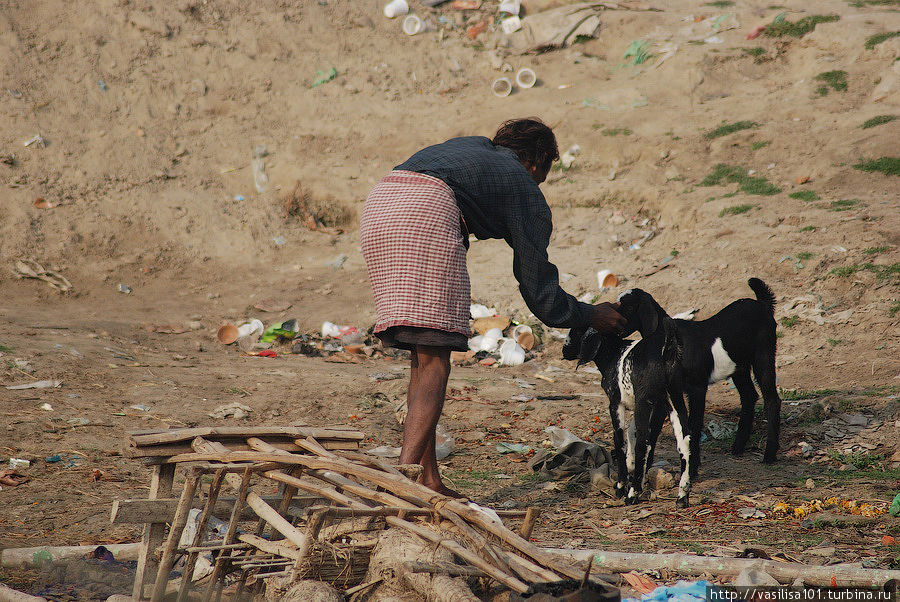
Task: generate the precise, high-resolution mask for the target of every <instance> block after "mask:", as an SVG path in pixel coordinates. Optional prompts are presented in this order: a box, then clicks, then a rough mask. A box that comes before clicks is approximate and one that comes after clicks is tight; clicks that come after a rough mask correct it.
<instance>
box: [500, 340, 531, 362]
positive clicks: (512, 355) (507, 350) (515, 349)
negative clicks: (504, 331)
mask: <svg viewBox="0 0 900 602" xmlns="http://www.w3.org/2000/svg"><path fill="white" fill-rule="evenodd" d="M500 363H501V364H503V365H504V366H521V365H522V364H524V363H525V350H524V349H522V347H520V346H519V344H518V343H516V342H515V341H514V340H513V339H506V340H505V341H504V342H503V344H502V345H500Z"/></svg>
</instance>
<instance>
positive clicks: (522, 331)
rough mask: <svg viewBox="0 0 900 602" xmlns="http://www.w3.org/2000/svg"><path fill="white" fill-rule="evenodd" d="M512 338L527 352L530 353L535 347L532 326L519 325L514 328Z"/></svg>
mask: <svg viewBox="0 0 900 602" xmlns="http://www.w3.org/2000/svg"><path fill="white" fill-rule="evenodd" d="M512 338H513V339H514V340H515V341H516V343H518V344H519V346H520V347H521V348H522V349H524V350H525V351H529V350H531V348H532V347H534V332H533V331H532V330H531V326H528V325H527V324H519V325H518V326H516V327H515V328H513V331H512Z"/></svg>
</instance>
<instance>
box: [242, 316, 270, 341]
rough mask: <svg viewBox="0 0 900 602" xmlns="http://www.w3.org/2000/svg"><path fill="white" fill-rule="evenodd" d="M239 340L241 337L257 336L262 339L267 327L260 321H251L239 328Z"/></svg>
mask: <svg viewBox="0 0 900 602" xmlns="http://www.w3.org/2000/svg"><path fill="white" fill-rule="evenodd" d="M237 330H238V338H241V337H249V336H256V337H261V336H262V333H263V332H265V330H266V327H265V325H264V324H263V323H262V322H261V321H259V320H250V321H249V322H247V323H246V324H241V325H240V326H238V329H237Z"/></svg>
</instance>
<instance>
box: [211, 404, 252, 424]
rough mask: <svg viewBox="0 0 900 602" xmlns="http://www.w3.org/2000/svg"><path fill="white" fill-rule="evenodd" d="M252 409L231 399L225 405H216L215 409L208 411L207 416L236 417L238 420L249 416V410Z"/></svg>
mask: <svg viewBox="0 0 900 602" xmlns="http://www.w3.org/2000/svg"><path fill="white" fill-rule="evenodd" d="M252 411H253V408H251V407H250V406H247V405H244V404H242V403H240V402H237V401H233V402H231V403H229V404H226V405H221V406H219V407H217V408H216V409H215V410H213V411H212V412H210V413H209V414H208V416H209V417H210V418H236V419H238V420H240V419H241V418H247V417H248V416H250V412H252Z"/></svg>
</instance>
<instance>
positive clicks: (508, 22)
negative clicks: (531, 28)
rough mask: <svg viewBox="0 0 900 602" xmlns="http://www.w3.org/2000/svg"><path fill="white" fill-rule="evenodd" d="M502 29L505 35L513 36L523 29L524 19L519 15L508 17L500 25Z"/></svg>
mask: <svg viewBox="0 0 900 602" xmlns="http://www.w3.org/2000/svg"><path fill="white" fill-rule="evenodd" d="M500 29H502V30H503V33H505V34H506V35H508V36H509V35H512V34H514V33H516V32H517V31H519V30H520V29H522V19H520V18H519V15H513V16H511V17H507V18H506V19H503V21H502V22H501V23H500Z"/></svg>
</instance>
